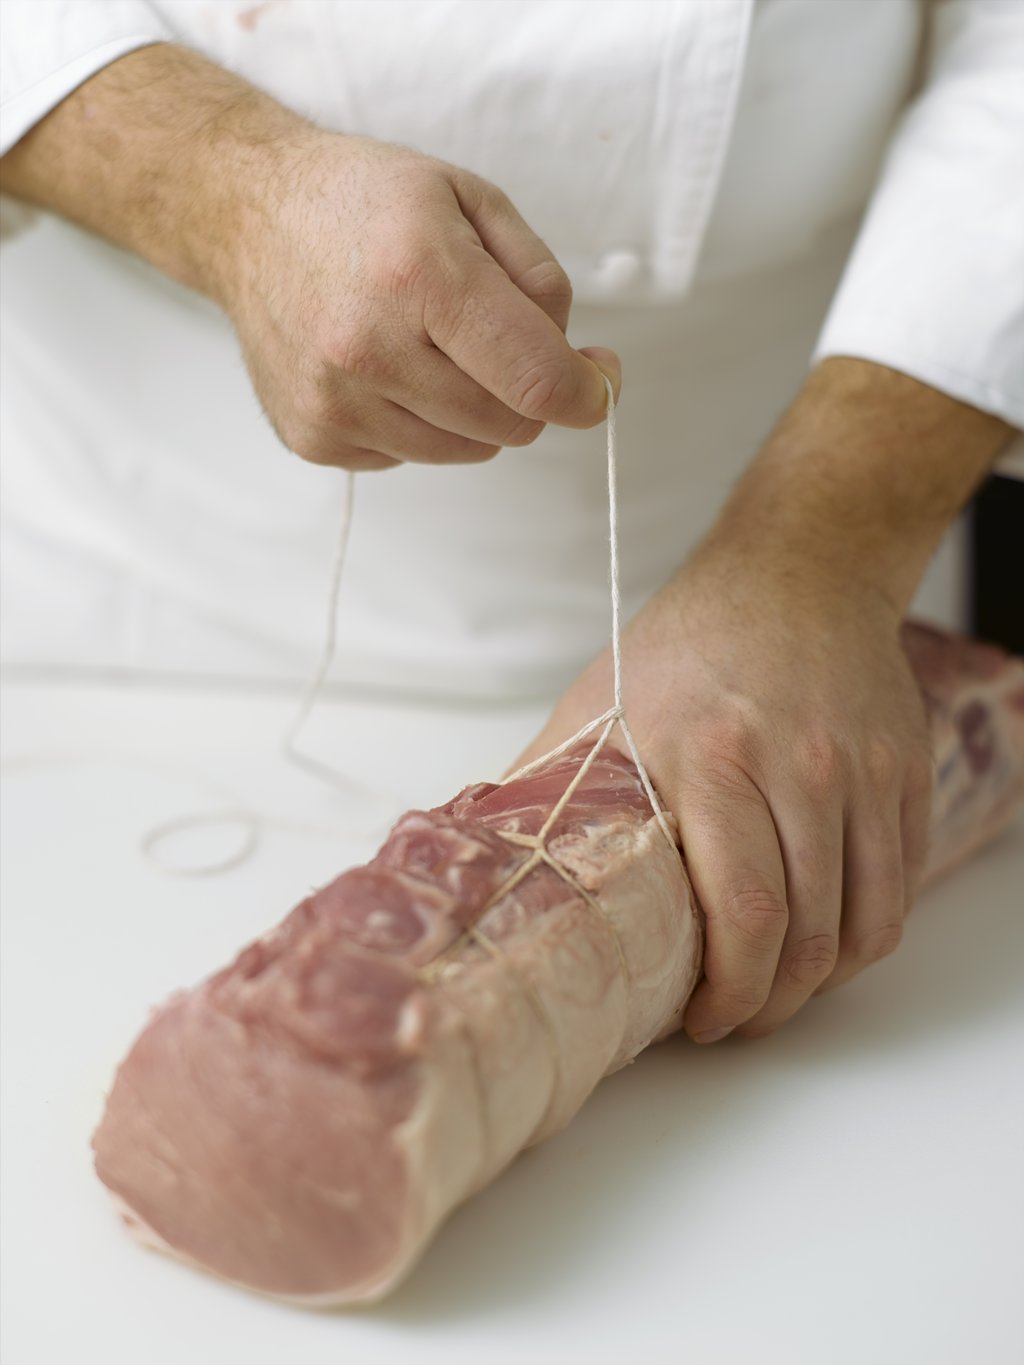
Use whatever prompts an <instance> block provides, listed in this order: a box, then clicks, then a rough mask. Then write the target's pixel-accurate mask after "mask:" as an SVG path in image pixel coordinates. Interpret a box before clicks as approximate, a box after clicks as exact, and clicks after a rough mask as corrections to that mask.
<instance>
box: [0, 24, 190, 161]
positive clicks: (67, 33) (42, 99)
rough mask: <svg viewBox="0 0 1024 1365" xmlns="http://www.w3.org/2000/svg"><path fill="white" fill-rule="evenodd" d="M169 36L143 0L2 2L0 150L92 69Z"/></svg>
mask: <svg viewBox="0 0 1024 1365" xmlns="http://www.w3.org/2000/svg"><path fill="white" fill-rule="evenodd" d="M169 37H170V34H169V32H168V30H167V29H166V27H165V26H164V24H163V23H162V22H161V20H160V19H159V17H158V16H157V14H156V13H155V12H154V10H153V9H152V7H151V6H150V5H148V4H146V3H144V0H3V43H2V44H0V155H3V153H4V152H7V151H9V150H10V148H11V147H13V146H14V144H15V143H16V142H17V141H18V140H19V138H22V137H24V135H25V134H26V133H27V132H28V130H29V129H30V128H31V127H32V126H33V124H36V123H38V122H39V120H40V119H41V118H43V117H45V115H46V114H48V113H49V112H50V110H51V109H53V108H54V106H55V105H58V104H59V103H60V102H61V100H62V99H64V98H65V97H66V96H67V95H70V94H71V92H72V90H75V89H76V88H77V87H78V86H80V85H81V84H82V82H83V81H85V80H88V79H89V77H90V76H94V75H95V74H96V72H97V71H100V70H101V69H102V68H103V67H105V66H107V65H109V63H110V62H112V61H115V60H116V59H117V58H118V57H123V56H124V55H125V53H126V52H132V51H133V50H134V49H135V48H137V47H144V46H145V45H146V44H147V43H156V42H161V41H163V40H165V39H167V38H169Z"/></svg>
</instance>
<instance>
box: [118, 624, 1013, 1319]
mask: <svg viewBox="0 0 1024 1365" xmlns="http://www.w3.org/2000/svg"><path fill="white" fill-rule="evenodd" d="M905 645H906V648H907V651H908V654H909V656H910V659H911V661H912V664H913V667H914V670H915V673H916V676H917V678H918V681H919V683H920V685H921V689H922V692H923V693H924V695H925V699H926V701H927V704H928V709H929V712H930V716H931V725H932V734H933V737H934V746H935V759H936V790H935V798H934V810H933V821H932V849H933V854H932V860H931V863H930V867H929V874H930V875H932V876H934V875H935V874H937V873H939V872H941V871H943V870H944V869H945V868H947V867H948V866H949V865H950V864H952V863H954V862H956V861H957V860H958V859H960V858H962V857H963V856H965V855H966V854H967V853H968V852H970V851H971V850H973V849H974V848H975V847H976V846H977V845H978V844H980V843H981V842H982V841H983V840H985V839H987V838H988V837H989V836H990V835H992V834H993V833H994V832H995V831H996V830H997V829H998V828H999V827H1000V826H1001V825H1003V824H1005V823H1006V821H1007V820H1008V819H1009V818H1010V816H1011V814H1012V812H1013V809H1014V807H1015V804H1016V802H1017V800H1018V798H1019V797H1020V794H1021V790H1022V786H1024V663H1022V661H1020V660H1013V659H1010V658H1008V657H1007V656H1006V655H1005V654H1003V653H1002V652H1001V651H1000V650H997V649H994V648H991V647H988V646H984V645H978V644H973V643H970V642H968V641H964V640H960V639H954V638H953V637H950V636H946V635H942V634H939V633H938V632H935V631H932V630H928V629H926V628H923V627H916V626H914V627H908V628H907V629H906V632H905ZM589 748H590V746H589V744H583V745H581V746H579V747H578V748H577V749H575V750H573V751H571V752H569V753H568V754H565V755H563V756H562V757H560V758H557V759H554V760H551V761H549V762H548V763H547V764H546V765H545V766H543V767H542V768H541V769H540V770H538V771H536V772H535V773H533V774H532V775H529V776H527V777H524V778H521V779H519V780H517V781H513V782H508V783H506V784H504V785H503V786H493V785H490V784H483V785H478V786H474V787H468V788H467V789H466V790H465V791H463V792H461V793H460V794H459V795H458V796H457V797H455V799H454V800H453V801H450V802H449V803H448V804H447V805H446V806H442V807H440V808H439V809H437V810H432V811H426V812H423V811H412V812H410V813H409V814H407V815H404V816H403V817H402V818H401V819H400V820H399V822H398V824H397V825H396V826H395V828H394V830H393V831H392V833H391V835H390V837H389V838H388V840H387V842H386V843H385V844H384V846H383V848H382V849H381V850H380V852H379V853H378V854H377V856H376V857H375V858H374V859H373V861H372V862H371V863H369V864H368V865H367V866H365V867H358V868H354V869H353V870H351V871H349V872H345V873H343V874H342V875H341V876H340V877H338V879H337V880H336V881H334V882H332V883H331V884H330V885H329V886H325V887H324V888H323V889H322V890H320V891H318V892H317V893H316V894H315V895H312V896H310V897H309V898H308V899H307V900H304V901H303V902H302V903H301V904H300V905H298V906H297V907H296V908H295V909H294V910H293V911H292V912H291V914H290V915H289V916H288V917H287V919H285V920H284V922H283V923H282V924H281V925H280V926H279V927H278V928H276V929H274V930H272V931H271V932H270V933H268V934H266V935H265V936H264V937H263V938H260V939H257V940H256V942H255V943H253V944H251V945H250V946H249V947H248V948H246V949H245V950H244V952H242V954H241V955H240V956H239V957H238V958H237V959H236V960H235V962H233V963H232V964H231V966H229V967H227V968H225V969H224V970H223V971H221V972H219V973H218V974H217V975H216V976H213V977H211V978H210V979H209V980H207V981H205V982H203V983H202V984H201V985H199V986H197V987H195V988H194V989H192V990H189V991H184V992H181V993H179V994H177V995H175V996H173V997H172V998H171V999H170V1000H169V1001H168V1003H167V1004H166V1005H164V1006H163V1008H162V1009H160V1010H159V1011H158V1012H157V1013H156V1014H155V1015H154V1016H153V1017H152V1018H151V1020H150V1022H149V1024H148V1025H147V1027H146V1028H145V1030H144V1031H143V1033H142V1035H141V1037H140V1038H139V1039H138V1041H137V1042H136V1044H135V1046H134V1048H133V1049H132V1051H131V1053H130V1054H129V1056H128V1057H127V1059H126V1060H125V1062H124V1063H123V1064H122V1066H121V1068H120V1070H119V1071H118V1073H117V1078H116V1080H115V1082H114V1086H113V1089H112V1092H111V1094H110V1097H109V1100H108V1103H107V1108H106V1113H105V1116H104V1118H103V1121H102V1123H101V1124H100V1127H99V1129H98V1131H97V1133H96V1136H95V1139H94V1147H95V1152H96V1167H97V1170H98V1172H99V1175H100V1178H101V1180H103V1181H104V1183H105V1184H106V1185H108V1186H109V1187H110V1189H111V1190H112V1191H113V1192H114V1194H115V1196H116V1198H117V1201H118V1204H119V1206H120V1208H121V1210H122V1213H123V1215H124V1218H125V1220H126V1222H127V1223H128V1224H129V1226H130V1227H131V1228H132V1230H133V1231H134V1232H136V1233H137V1235H138V1236H139V1237H140V1238H141V1240H143V1241H144V1242H146V1243H147V1244H149V1245H151V1246H156V1247H159V1248H161V1249H163V1250H165V1251H169V1252H171V1253H172V1254H174V1255H176V1256H179V1257H181V1258H183V1259H185V1260H187V1261H190V1262H192V1263H193V1264H195V1265H197V1266H201V1267H203V1268H205V1269H207V1270H210V1271H213V1272H215V1273H216V1274H218V1275H221V1276H223V1277H225V1278H227V1279H229V1280H232V1281H235V1282H237V1283H239V1284H242V1285H247V1286H250V1287H252V1288H254V1289H258V1290H262V1291H264V1292H267V1293H270V1294H274V1295H278V1296H282V1297H286V1298H289V1299H296V1300H301V1301H305V1302H309V1303H320V1304H328V1303H345V1302H352V1301H356V1300H366V1299H372V1298H376V1297H379V1296H380V1295H382V1294H384V1293H385V1292H387V1291H388V1290H389V1289H391V1288H392V1287H393V1286H394V1285H395V1283H396V1282H397V1281H398V1280H399V1279H400V1278H401V1277H402V1276H403V1275H404V1274H405V1273H406V1272H407V1271H408V1270H409V1268H410V1266H411V1265H412V1264H413V1262H414V1261H415V1260H416V1258H417V1257H418V1256H419V1255H420V1253H421V1252H422V1251H423V1249H424V1247H425V1246H426V1244H427V1242H428V1241H429V1239H430V1237H431V1235H432V1234H433V1233H434V1232H435V1230H436V1229H437V1227H438V1225H439V1224H440V1222H441V1221H442V1220H443V1219H444V1218H445V1216H446V1215H447V1214H448V1213H449V1212H450V1211H451V1209H452V1208H454V1207H455V1205H457V1204H458V1203H460V1201H462V1200H463V1199H465V1198H466V1197H467V1196H468V1195H470V1194H472V1193H473V1192H474V1191H475V1190H478V1189H479V1188H480V1187H481V1186H482V1185H485V1184H486V1183H487V1182H488V1181H489V1180H492V1179H493V1178H494V1177H495V1176H496V1175H497V1174H498V1172H499V1171H500V1170H502V1168H503V1167H505V1166H507V1165H508V1163H509V1162H510V1161H511V1160H512V1159H513V1158H514V1157H515V1156H516V1154H517V1153H518V1152H520V1151H522V1149H523V1148H524V1147H526V1146H527V1145H529V1144H530V1143H534V1142H538V1141H539V1140H540V1139H541V1138H544V1137H546V1136H548V1135H549V1134H551V1133H554V1132H557V1131H558V1129H560V1128H562V1127H563V1126H564V1125H565V1124H566V1123H568V1122H569V1120H570V1119H571V1118H572V1116H573V1115H574V1114H575V1113H576V1112H577V1110H578V1109H579V1108H580V1106H581V1105H582V1104H583V1102H584V1100H585V1099H586V1098H587V1096H588V1095H589V1094H590V1092H591V1090H593V1088H594V1086H595V1085H596V1084H597V1082H598V1081H599V1080H600V1079H601V1077H602V1076H606V1075H607V1074H608V1073H609V1072H612V1071H615V1070H616V1068H617V1067H620V1066H622V1065H623V1064H624V1063H625V1062H628V1061H629V1060H630V1058H632V1057H635V1056H636V1054H637V1053H638V1052H640V1051H641V1050H642V1049H643V1048H645V1047H647V1046H648V1044H649V1043H651V1042H652V1041H654V1040H655V1039H658V1038H662V1037H664V1036H666V1035H667V1034H670V1033H671V1032H672V1031H673V1030H674V1029H676V1028H678V1026H679V1023H680V1018H681V1015H682V1013H683V1008H684V1005H685V1004H686V1000H687V998H688V996H689V995H690V993H691V991H692V990H693V988H694V986H695V984H696V983H697V980H698V978H699V976H700V971H701V956H702V930H701V915H700V911H699V909H698V907H697V906H696V905H695V903H694V900H693V897H692V894H691V891H690V887H689V885H688V882H687V878H686V874H685V872H684V868H683V862H682V859H681V858H680V856H679V854H678V853H677V852H674V851H673V850H672V849H671V848H670V847H669V844H668V841H667V840H666V839H665V837H664V833H663V831H662V830H661V829H660V827H659V825H658V823H657V822H656V820H655V819H654V818H653V817H652V812H651V807H650V804H649V802H648V800H647V798H646V796H645V794H644V790H643V787H642V785H641V783H640V781H639V778H638V774H637V770H636V768H635V767H634V765H633V764H632V762H631V761H630V760H629V759H628V758H625V757H623V756H622V755H621V754H620V753H618V752H617V751H615V750H612V749H608V748H605V749H603V750H602V751H601V753H600V754H599V756H598V757H597V759H596V760H595V761H593V762H592V763H591V765H590V766H589V767H588V768H587V770H586V772H585V773H584V776H583V778H582V780H580V782H579V784H578V786H577V788H576V790H575V791H574V793H573V795H572V797H571V799H570V800H569V802H568V803H567V804H566V805H565V807H564V809H563V810H562V812H561V813H560V814H559V816H558V818H557V820H556V821H555V822H554V824H553V826H552V828H551V829H550V831H545V830H543V826H544V823H545V820H546V819H547V817H548V816H549V814H550V813H551V811H552V809H553V807H554V806H555V805H556V803H557V802H558V799H559V797H560V796H561V795H562V793H563V792H564V791H565V788H566V785H567V784H568V783H569V782H570V780H571V779H572V778H573V777H574V776H575V775H577V774H578V772H579V769H580V767H581V766H582V764H583V763H584V761H585V758H586V755H587V754H588V753H589ZM538 833H542V835H543V837H542V838H541V839H539V840H538V839H537V837H536V836H537V835H538Z"/></svg>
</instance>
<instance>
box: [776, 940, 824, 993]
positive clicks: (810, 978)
mask: <svg viewBox="0 0 1024 1365" xmlns="http://www.w3.org/2000/svg"><path fill="white" fill-rule="evenodd" d="M838 955H839V942H838V939H837V938H836V936H835V934H828V933H824V934H809V935H808V936H807V938H804V939H801V940H800V941H799V943H796V944H794V946H793V948H792V951H790V952H787V953H785V954H784V955H783V958H782V961H781V963H780V964H779V965H780V972H781V974H782V977H783V980H784V981H785V982H786V984H787V985H790V986H811V985H816V984H817V983H818V982H819V981H821V980H822V979H823V978H824V977H826V976H828V975H829V973H830V972H831V971H832V969H833V967H834V966H835V964H836V958H837V957H838Z"/></svg>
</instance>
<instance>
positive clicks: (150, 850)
mask: <svg viewBox="0 0 1024 1365" xmlns="http://www.w3.org/2000/svg"><path fill="white" fill-rule="evenodd" d="M604 383H605V392H606V403H607V415H606V418H605V431H606V436H607V456H608V578H609V594H610V599H611V650H612V681H613V702H612V705H611V706H610V707H609V708H608V710H607V711H605V712H603V713H602V714H601V715H600V716H597V717H595V718H594V719H593V720H590V721H587V723H586V724H585V725H582V726H581V727H580V728H579V730H577V731H576V733H575V734H574V735H571V736H570V737H569V738H568V739H566V740H563V741H562V743H561V744H558V745H556V746H555V748H553V749H550V750H549V751H548V752H547V753H545V754H541V755H540V757H539V758H535V759H533V760H532V761H531V762H530V763H527V764H524V765H523V767H521V768H519V769H517V770H516V771H515V772H514V773H512V774H511V775H510V776H509V777H507V778H506V779H505V781H506V782H512V781H515V780H517V779H518V778H520V777H526V776H528V775H529V774H530V773H532V772H534V771H536V769H537V768H539V767H540V766H541V765H542V764H544V763H547V762H549V761H550V760H551V759H553V758H558V757H560V756H561V755H562V754H564V753H567V752H568V751H569V750H570V749H572V748H574V747H575V746H576V745H577V744H579V743H580V741H581V740H584V739H586V738H587V737H588V736H590V735H591V734H593V733H594V731H595V730H600V731H601V734H600V735H599V737H598V739H597V742H596V743H595V745H594V747H593V749H592V751H591V754H590V756H588V760H587V766H588V767H589V764H590V762H591V761H592V760H593V758H595V757H596V756H597V754H598V753H599V752H600V750H601V749H602V748H603V747H604V745H605V744H606V743H607V741H608V739H609V737H610V736H611V734H612V731H613V730H614V728H615V726H616V725H618V727H619V729H620V730H621V731H622V736H623V739H624V740H625V742H626V747H627V748H628V750H629V753H630V757H631V758H632V760H633V763H634V764H635V766H636V770H637V773H638V774H639V777H640V781H641V783H642V785H643V789H644V792H645V794H646V796H647V799H648V801H649V802H650V804H651V810H652V812H653V814H654V817H655V819H656V820H657V822H658V825H659V827H660V829H661V831H662V833H663V834H664V836H665V838H666V839H667V840H668V842H669V844H670V845H671V847H672V850H673V852H675V851H676V841H675V837H674V835H673V834H672V831H671V828H670V827H669V824H668V821H667V819H666V817H665V812H664V811H663V810H662V807H661V803H660V802H659V800H658V797H657V794H656V793H655V790H654V786H653V784H652V782H651V779H650V775H649V774H648V772H647V768H646V767H645V765H644V762H643V759H642V758H641V757H640V751H639V749H638V748H637V744H636V741H635V740H634V738H633V733H632V731H631V730H630V728H629V722H628V721H627V719H626V712H625V707H624V705H623V699H622V639H621V615H622V602H621V592H620V587H619V499H618V466H617V452H616V432H615V394H614V392H613V390H612V386H611V382H610V381H609V380H608V379H607V378H606V379H605V381H604ZM354 492H355V475H354V473H352V472H351V471H347V472H346V474H345V483H344V490H343V496H342V507H341V519H340V525H339V531H338V539H337V548H336V550H335V555H334V562H333V565H332V567H331V574H330V580H329V587H328V594H327V627H326V632H325V636H324V644H323V649H322V650H321V654H320V658H319V661H318V663H317V666H316V668H315V669H314V671H313V674H312V676H311V678H310V680H309V683H308V684H307V686H306V689H305V691H304V692H303V695H302V697H301V698H300V700H299V704H298V707H297V708H296V711H295V715H294V717H293V719H292V721H291V722H290V724H289V725H288V727H287V729H286V730H285V732H284V734H283V736H282V737H281V741H280V753H281V755H282V757H283V758H284V759H285V760H286V761H287V762H289V763H291V764H293V765H295V766H296V767H299V768H302V769H304V770H305V771H306V772H308V773H311V774H312V775H313V776H315V777H317V778H319V779H320V780H321V781H325V782H329V783H331V784H332V785H334V786H336V787H338V788H340V789H342V790H344V791H345V792H346V793H348V794H351V793H352V792H353V790H354V789H355V788H356V787H357V786H358V785H359V784H357V783H354V782H353V781H352V779H350V778H348V777H347V776H346V775H345V773H343V772H342V771H341V770H340V769H338V768H335V767H332V766H331V765H330V764H328V763H324V762H322V761H321V760H320V759H318V758H314V757H313V755H311V754H307V753H305V752H304V751H303V750H301V749H300V748H299V747H298V744H297V741H298V738H299V735H300V734H301V732H302V729H303V727H304V726H305V724H306V722H307V720H308V719H309V716H310V713H311V712H312V710H313V707H314V706H315V704H316V702H317V699H318V698H319V696H320V693H321V691H322V690H323V686H324V683H325V681H326V679H327V675H328V673H329V672H330V668H331V664H332V663H333V661H334V655H335V652H336V649H337V639H338V601H339V597H340V594H341V582H342V575H343V572H344V568H345V557H346V554H347V551H348V542H349V533H350V531H351V529H352V514H353V506H354ZM573 786H574V787H575V783H574V784H573ZM563 804H564V802H560V803H559V809H561V807H562V805H563ZM226 823H236V824H238V825H239V826H240V828H241V831H242V838H241V841H240V843H239V846H238V848H237V849H235V850H234V851H233V852H231V853H230V854H228V855H227V856H226V857H224V858H222V859H219V860H217V861H216V862H208V863H203V864H198V865H191V866H190V865H180V864H168V863H165V862H164V861H163V859H161V858H160V857H158V856H157V849H158V848H159V847H160V845H161V844H162V843H163V842H164V840H165V839H168V838H170V837H171V836H172V835H175V834H180V833H181V832H183V831H184V830H194V829H197V828H200V827H209V826H212V825H222V824H226ZM286 823H287V822H282V821H276V820H273V819H272V818H270V817H267V816H265V815H261V814H260V813H259V812H258V811H255V810H251V809H249V808H248V807H246V806H244V805H243V804H241V803H239V805H238V806H237V807H235V808H229V809H227V810H221V811H211V812H205V813H202V814H198V815H191V816H181V817H178V818H176V819H172V820H166V821H164V822H163V823H162V824H160V825H158V826H156V827H155V828H154V829H151V830H150V831H149V833H148V834H147V835H146V836H145V837H144V839H143V840H142V852H143V854H144V856H145V857H147V858H148V859H149V861H150V862H151V863H153V864H154V865H155V866H156V867H157V868H159V870H160V871H162V872H168V873H171V874H173V875H179V876H212V875H215V874H217V873H220V872H227V871H229V870H231V869H232V868H235V867H238V866H240V865H241V864H242V863H244V862H245V861H246V860H247V859H248V858H249V857H250V856H251V854H252V853H253V852H254V851H255V849H256V847H257V845H258V843H259V838H260V833H261V830H262V829H263V828H264V827H265V826H267V825H270V824H286ZM293 827H294V826H293Z"/></svg>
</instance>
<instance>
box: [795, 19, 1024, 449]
mask: <svg viewBox="0 0 1024 1365" xmlns="http://www.w3.org/2000/svg"><path fill="white" fill-rule="evenodd" d="M931 24H932V28H931V33H930V53H929V64H928V68H927V78H926V82H925V85H924V87H923V89H922V91H921V93H920V95H919V96H918V97H917V99H916V100H915V101H914V102H913V104H912V105H911V106H910V108H909V109H908V111H907V113H906V114H905V115H904V117H903V119H902V121H901V123H900V125H899V126H898V128H897V130H896V133H895V136H894V138H893V140H892V143H891V145H890V149H889V152H888V156H887V159H886V163H885V166H884V168H883V171H882V175H881V178H880V180H879V183H878V185H877V187H876V189H875V192H874V195H873V198H872V200H871V203H870V205H869V207H868V212H867V216H866V218H865V220H864V224H863V226H862V228H861V231H860V235H859V237H858V239H857V243H856V245H855V247H854V250H853V253H852V255H851V257H850V261H849V263H848V265H847V267H846V272H845V274H844V276H843V280H842V282H841V284H840V286H839V290H838V292H837V294H836V296H835V299H834V300H833V303H832V307H831V310H830V312H829V315H828V318H827V319H826V322H825V326H824V329H823V331H822V334H821V337H820V338H819V341H818V344H817V347H816V348H815V359H816V360H818V359H822V358H824V357H825V356H831V355H847V356H857V357H860V358H862V359H866V360H874V361H877V362H879V363H881V364H884V365H888V366H890V367H891V368H893V369H896V370H900V371H902V372H904V373H906V374H909V375H911V376H913V377H914V378H916V379H920V380H921V381H922V382H923V383H926V384H929V385H931V386H932V387H933V388H936V389H940V390H942V391H943V392H944V393H948V394H950V395H951V396H952V397H955V398H958V399H960V400H961V401H962V402H965V403H970V404H972V405H973V406H974V407H977V408H981V409H983V410H984V411H986V412H991V413H995V414H996V415H998V416H1000V417H1002V418H1003V419H1004V420H1005V421H1007V422H1009V423H1011V424H1012V425H1014V426H1017V427H1021V428H1024V3H1022V2H1021V0H938V3H936V4H935V5H934V7H933V11H932V18H931Z"/></svg>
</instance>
